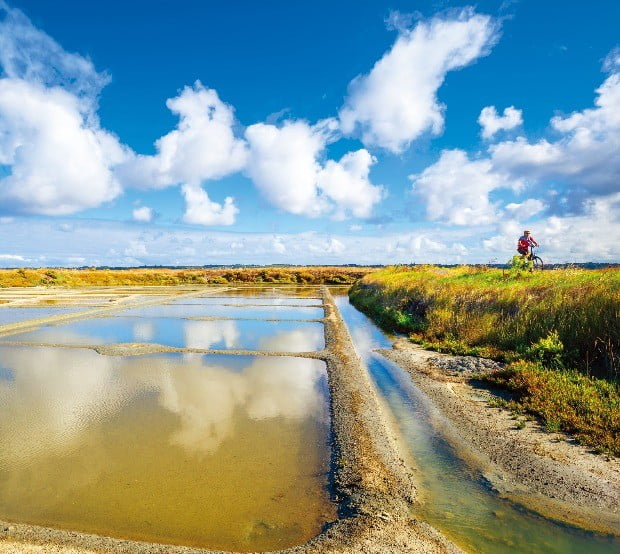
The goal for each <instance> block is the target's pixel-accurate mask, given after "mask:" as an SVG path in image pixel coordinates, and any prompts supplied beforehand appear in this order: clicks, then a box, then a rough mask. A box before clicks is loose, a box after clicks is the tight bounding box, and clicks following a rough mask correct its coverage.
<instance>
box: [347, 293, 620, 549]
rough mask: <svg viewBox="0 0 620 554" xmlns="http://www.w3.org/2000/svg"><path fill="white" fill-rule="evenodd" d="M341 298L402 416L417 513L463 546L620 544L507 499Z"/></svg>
mask: <svg viewBox="0 0 620 554" xmlns="http://www.w3.org/2000/svg"><path fill="white" fill-rule="evenodd" d="M336 302H337V304H338V307H339V309H340V312H341V314H342V316H343V319H344V320H345V322H346V324H347V326H348V327H349V330H350V332H351V336H352V338H353V342H354V344H355V348H356V350H357V352H358V354H359V355H360V356H361V357H362V359H363V360H364V361H365V363H366V366H367V367H368V370H369V372H370V375H371V377H372V379H373V380H374V382H375V384H376V386H377V389H378V390H379V392H380V393H381V394H382V396H383V397H384V399H385V400H386V402H387V404H388V405H389V407H390V408H391V410H392V413H393V415H394V417H395V419H396V421H397V422H398V425H399V427H400V430H401V433H402V436H403V439H404V440H405V442H406V444H407V446H408V448H409V451H410V454H411V457H412V459H413V460H414V461H415V464H416V466H417V468H418V469H419V470H420V471H419V472H417V473H416V475H418V483H419V488H420V494H421V497H422V498H423V500H424V501H423V503H422V505H421V506H420V508H419V510H418V511H417V512H416V515H418V516H420V517H421V518H422V519H424V520H425V521H427V522H428V523H430V524H431V525H433V526H434V527H437V528H438V529H440V530H441V531H442V532H443V533H445V535H446V536H448V537H449V538H450V539H452V540H453V541H454V542H456V543H457V544H458V545H459V546H461V547H463V548H464V549H465V550H467V551H470V552H476V553H488V554H509V553H514V554H521V553H523V552H527V553H541V554H552V553H553V554H566V553H575V554H584V553H588V554H599V553H600V554H603V553H608V552H616V551H620V537H611V536H604V535H600V534H597V533H592V532H588V531H584V530H580V529H576V528H573V527H569V526H566V525H562V524H559V523H556V522H553V521H551V520H549V519H545V518H543V517H541V516H539V515H537V514H534V513H532V512H530V511H528V510H525V509H524V508H522V507H521V506H518V505H515V504H513V503H511V502H509V501H506V500H503V499H502V498H500V497H499V496H498V495H497V494H495V493H494V492H493V491H492V490H491V489H490V488H489V487H488V486H487V485H486V483H485V482H484V480H483V479H482V478H481V476H480V475H479V474H478V473H477V472H476V471H474V470H472V469H471V468H470V467H469V466H467V465H466V464H465V463H464V462H463V461H462V460H461V459H460V458H459V457H458V454H457V453H456V452H455V450H454V449H453V448H452V447H451V446H450V444H448V442H447V441H446V440H445V438H444V437H443V436H442V434H441V432H440V431H438V427H440V426H441V425H439V426H438V425H437V421H439V422H440V424H443V423H444V422H445V420H444V418H443V417H442V416H441V415H440V414H439V413H438V412H437V411H436V409H435V408H434V407H433V405H432V404H431V403H430V401H429V400H428V398H427V397H426V396H425V395H424V394H423V393H422V392H421V391H420V390H419V389H418V388H417V387H416V386H415V385H414V384H413V382H412V381H411V378H410V377H409V375H408V374H406V373H405V372H404V371H403V370H402V369H401V368H400V367H398V366H397V365H396V364H393V363H392V362H390V361H389V360H387V359H385V358H383V357H382V356H380V355H379V354H376V353H373V352H372V349H373V348H390V347H391V342H390V341H389V340H388V338H387V337H386V336H385V335H384V334H383V333H382V332H381V330H380V329H378V328H377V327H376V326H375V325H374V324H373V322H372V321H371V320H370V319H368V318H367V317H366V316H365V315H363V314H362V313H360V312H358V311H357V310H356V309H355V308H354V307H353V306H351V305H350V304H349V300H348V298H347V297H338V298H336Z"/></svg>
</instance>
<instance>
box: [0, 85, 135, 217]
mask: <svg viewBox="0 0 620 554" xmlns="http://www.w3.org/2000/svg"><path fill="white" fill-rule="evenodd" d="M125 156H126V150H125V149H124V148H123V147H122V145H121V144H120V143H119V141H118V140H117V138H116V137H115V136H114V135H112V134H111V133H109V132H107V131H105V130H103V129H101V128H100V127H99V124H98V122H97V121H96V118H95V117H94V114H93V113H92V112H91V111H89V110H86V111H85V107H84V104H83V103H82V102H81V101H80V100H79V99H78V98H77V97H76V96H75V95H73V94H71V93H69V92H67V91H65V90H64V89H61V88H58V87H53V88H46V87H44V86H42V85H40V84H35V83H29V82H27V81H24V80H22V79H13V78H5V79H0V164H4V165H6V166H8V167H9V168H10V173H9V174H8V175H7V176H6V177H3V178H2V179H0V201H1V203H2V206H3V209H4V210H6V211H10V212H17V213H35V214H46V215H59V214H70V213H74V212H77V211H80V210H84V209H86V208H92V207H96V206H99V205H101V204H102V203H104V202H106V201H108V200H112V199H113V198H115V197H116V196H118V195H119V194H120V192H121V190H122V189H121V185H120V183H119V182H118V180H117V179H116V178H115V176H114V174H113V172H112V167H113V166H114V165H116V164H118V163H120V162H121V161H122V160H123V159H124V158H125Z"/></svg>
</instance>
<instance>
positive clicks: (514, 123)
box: [478, 106, 523, 139]
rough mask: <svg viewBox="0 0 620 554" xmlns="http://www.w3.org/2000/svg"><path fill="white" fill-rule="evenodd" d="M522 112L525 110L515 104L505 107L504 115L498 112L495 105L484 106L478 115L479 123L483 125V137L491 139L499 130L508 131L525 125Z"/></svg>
mask: <svg viewBox="0 0 620 554" xmlns="http://www.w3.org/2000/svg"><path fill="white" fill-rule="evenodd" d="M522 114H523V112H522V111H521V110H517V109H516V108H515V107H514V106H509V107H507V108H505V109H504V114H503V115H499V114H498V113H497V109H496V108H495V106H487V107H486V108H482V111H481V112H480V116H479V117H478V123H480V126H481V127H482V138H485V139H490V138H492V137H493V135H495V133H497V132H498V131H502V130H503V131H507V130H509V129H514V128H515V127H518V126H519V125H523V117H522Z"/></svg>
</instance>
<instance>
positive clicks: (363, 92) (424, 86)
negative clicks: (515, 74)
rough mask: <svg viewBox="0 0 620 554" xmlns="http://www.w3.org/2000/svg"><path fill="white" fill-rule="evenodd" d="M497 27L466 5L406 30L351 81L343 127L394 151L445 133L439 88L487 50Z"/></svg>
mask: <svg viewBox="0 0 620 554" xmlns="http://www.w3.org/2000/svg"><path fill="white" fill-rule="evenodd" d="M497 30H498V24H497V21H495V20H494V19H493V18H491V17H490V16H486V15H480V14H476V13H474V11H473V10H472V9H471V8H466V9H463V10H461V11H459V12H452V13H451V14H449V15H444V16H437V17H434V18H433V19H431V20H429V21H421V22H419V23H418V24H417V25H416V26H415V27H414V28H413V29H411V30H405V31H402V32H401V33H400V34H399V36H398V38H397V40H396V42H395V43H394V45H393V46H392V48H391V49H390V51H389V52H387V53H386V54H385V55H384V56H383V57H382V58H381V59H380V60H379V61H378V62H377V63H376V64H375V65H374V67H373V68H372V70H371V71H370V73H368V74H367V75H361V76H358V77H356V78H355V79H354V80H353V81H352V82H351V83H350V85H349V96H348V98H347V99H346V101H345V104H344V106H343V107H342V109H341V110H340V114H339V117H340V122H341V127H342V131H343V132H344V133H345V134H349V135H352V134H356V133H359V134H360V135H361V138H362V141H363V142H364V144H365V145H366V146H380V147H383V148H386V149H388V150H390V151H392V152H402V151H403V150H404V149H405V148H407V146H408V145H409V144H410V143H411V141H412V140H414V139H415V138H417V137H418V136H420V135H421V134H422V133H424V132H430V133H432V134H434V135H437V134H439V133H441V131H442V130H443V124H444V111H445V107H444V106H443V105H442V104H441V103H440V102H439V100H438V98H437V91H438V89H439V87H440V86H441V84H442V83H443V81H444V79H445V77H446V74H447V72H448V71H451V70H455V69H459V68H462V67H464V66H466V65H468V64H470V63H472V62H473V61H474V60H476V59H477V58H479V57H481V56H484V55H486V54H488V52H489V50H490V48H491V47H492V46H493V44H494V42H495V41H496V39H497V35H498V32H497Z"/></svg>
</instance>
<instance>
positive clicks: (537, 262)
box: [532, 256, 545, 269]
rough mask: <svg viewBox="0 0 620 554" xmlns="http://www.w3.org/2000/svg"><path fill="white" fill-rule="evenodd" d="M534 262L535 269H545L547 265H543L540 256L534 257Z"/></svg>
mask: <svg viewBox="0 0 620 554" xmlns="http://www.w3.org/2000/svg"><path fill="white" fill-rule="evenodd" d="M532 262H533V263H534V269H544V267H545V264H544V263H543V261H542V259H541V258H539V257H538V256H534V257H533V258H532Z"/></svg>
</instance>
